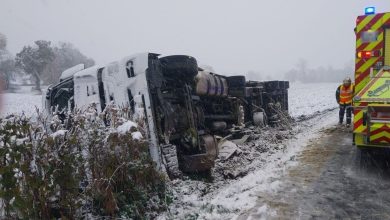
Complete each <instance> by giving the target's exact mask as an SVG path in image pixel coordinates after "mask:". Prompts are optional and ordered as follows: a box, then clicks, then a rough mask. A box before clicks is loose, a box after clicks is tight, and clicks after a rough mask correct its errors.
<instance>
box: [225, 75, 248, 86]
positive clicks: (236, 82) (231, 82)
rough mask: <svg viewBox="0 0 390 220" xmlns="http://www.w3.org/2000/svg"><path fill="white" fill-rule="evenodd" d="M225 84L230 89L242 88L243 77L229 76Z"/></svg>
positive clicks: (243, 84) (243, 83)
mask: <svg viewBox="0 0 390 220" xmlns="http://www.w3.org/2000/svg"><path fill="white" fill-rule="evenodd" d="M227 82H228V86H229V87H230V88H242V87H245V83H246V82H245V76H229V77H228V78H227Z"/></svg>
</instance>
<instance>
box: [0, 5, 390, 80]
mask: <svg viewBox="0 0 390 220" xmlns="http://www.w3.org/2000/svg"><path fill="white" fill-rule="evenodd" d="M371 5H372V6H376V7H377V11H378V12H384V11H390V0H377V1H373V0H272V1H270V0H268V1H266V0H236V1H230V0H155V1H152V0H139V1H135V0H134V1H133V0H106V1H103V0H0V32H2V33H3V34H5V35H6V36H7V37H8V44H9V45H8V48H9V50H10V51H11V52H12V53H14V54H15V53H17V52H19V51H20V50H21V49H22V47H23V46H24V45H26V44H32V43H33V41H34V40H38V39H44V40H50V41H52V42H58V41H66V42H71V43H73V44H74V45H75V46H76V47H78V48H79V49H80V50H81V51H82V52H83V53H84V54H86V55H87V56H89V57H92V58H93V59H95V60H96V61H97V63H100V64H104V63H107V62H110V61H113V60H116V59H119V58H121V57H123V56H127V55H130V54H132V53H136V52H145V51H150V52H155V53H160V54H163V55H170V54H188V55H192V56H194V57H196V58H197V60H198V62H199V63H201V64H207V65H210V66H212V67H213V68H214V69H215V70H216V71H217V72H219V73H245V72H248V71H250V70H252V71H258V72H261V73H263V74H280V73H283V72H285V71H287V70H288V69H290V68H291V67H293V66H294V65H295V64H296V63H297V60H298V59H299V58H304V59H306V60H307V61H308V64H309V66H311V67H316V66H319V65H323V66H326V65H332V66H334V67H343V66H344V65H345V64H346V63H348V62H351V61H352V60H353V59H354V46H355V39H354V32H353V28H354V25H355V19H356V16H357V15H360V14H362V13H363V11H364V8H365V7H366V6H371Z"/></svg>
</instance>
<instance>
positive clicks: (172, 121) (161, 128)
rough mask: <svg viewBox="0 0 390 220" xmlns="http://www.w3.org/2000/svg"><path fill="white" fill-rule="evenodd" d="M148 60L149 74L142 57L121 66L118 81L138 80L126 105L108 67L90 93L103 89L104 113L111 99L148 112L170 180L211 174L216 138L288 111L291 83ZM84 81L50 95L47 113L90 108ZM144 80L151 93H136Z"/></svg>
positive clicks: (176, 60)
mask: <svg viewBox="0 0 390 220" xmlns="http://www.w3.org/2000/svg"><path fill="white" fill-rule="evenodd" d="M147 56H148V59H147V66H146V68H145V72H144V74H142V73H141V72H140V71H137V69H136V67H137V65H138V63H137V58H135V59H132V60H131V61H127V60H126V61H125V62H122V63H123V65H120V64H118V65H117V66H118V71H117V72H118V73H116V74H118V77H119V76H120V74H122V75H125V78H127V79H128V80H129V82H130V81H131V80H133V79H135V80H138V81H137V82H138V84H131V83H130V84H125V86H124V87H123V88H124V89H123V90H126V93H127V96H128V97H126V98H125V99H123V100H124V101H120V97H119V96H117V94H116V93H118V94H119V93H121V92H122V91H119V90H120V89H119V90H118V89H117V90H116V91H114V92H113V90H112V88H111V87H110V83H112V82H113V81H114V82H115V81H116V80H118V79H115V80H113V79H112V77H111V78H109V76H110V72H109V71H110V66H109V65H108V66H107V67H102V68H95V69H96V71H95V72H96V77H91V80H89V81H87V83H89V84H88V85H89V86H87V91H88V92H89V90H90V88H92V89H94V87H91V85H92V86H93V85H96V86H97V87H98V89H97V88H96V89H94V92H95V93H99V94H96V95H97V97H100V98H96V99H95V101H96V102H100V106H101V109H100V110H101V111H102V110H103V107H104V106H105V105H106V102H108V100H109V101H114V102H115V103H116V104H127V105H128V106H130V108H131V109H132V110H133V111H135V106H137V105H138V106H143V107H144V108H145V117H144V120H146V122H147V123H146V124H148V131H149V132H148V133H149V134H148V135H149V138H150V139H153V138H154V139H155V143H154V145H157V146H154V147H157V148H159V149H158V151H159V152H161V153H160V155H159V159H160V160H161V163H162V164H164V165H165V167H166V169H167V171H168V174H169V175H170V176H171V177H177V176H180V175H181V172H203V171H208V170H210V169H211V168H212V167H213V166H214V161H215V159H216V158H217V156H218V141H217V137H224V136H227V135H229V134H230V133H231V131H232V130H233V129H235V130H237V129H240V128H243V127H244V126H245V124H256V125H259V126H260V125H264V124H266V123H268V124H273V123H277V122H278V120H279V118H278V117H279V114H278V113H280V112H284V113H286V112H287V111H288V98H287V96H288V94H287V89H288V87H289V84H288V82H285V81H271V82H256V81H249V82H247V81H246V79H245V77H244V76H223V75H218V74H215V73H212V72H209V71H206V70H203V69H201V68H199V67H198V65H197V61H196V59H195V58H193V57H190V56H184V55H175V56H168V57H162V58H159V57H158V55H157V54H148V55H147ZM106 69H107V70H106ZM111 69H112V68H111ZM114 69H115V68H114ZM122 70H123V71H122ZM99 72H100V76H99ZM94 74H95V73H94ZM92 75H93V74H92ZM112 75H113V76H114V77H117V76H115V74H112ZM126 76H127V77H126ZM121 77H123V76H121ZM142 77H144V78H142ZM81 78H84V79H85V78H86V77H85V76H83V74H81V73H75V75H74V76H73V77H71V78H68V79H65V80H63V81H61V82H60V83H59V84H57V85H55V86H53V87H51V88H50V89H49V90H48V92H47V94H46V100H45V102H46V108H47V109H48V108H50V107H51V108H52V107H55V106H56V107H58V108H60V110H61V109H62V110H64V109H68V108H74V106H77V107H79V106H82V105H86V104H88V103H86V101H80V100H82V99H80V94H77V90H78V89H79V87H80V86H79V85H81V87H82V86H83V85H84V84H81V83H79V82H78V80H79V79H81ZM141 78H142V79H145V81H146V83H145V85H144V87H146V88H147V89H146V90H142V89H138V88H137V86H138V87H140V82H142V81H140V79H141ZM118 81H120V80H118ZM91 83H92V84H91ZM115 83H116V85H120V83H119V82H118V83H117V82H115ZM75 85H76V86H75ZM134 85H137V86H134ZM74 87H75V88H74ZM118 87H119V88H120V86H118ZM140 88H141V87H140ZM72 93H74V95H75V97H76V99H74V97H73V96H72ZM80 93H81V92H80ZM101 93H104V94H103V95H102V94H101ZM63 94H66V95H63ZM136 96H141V98H138V99H137V98H136ZM58 97H62V98H58ZM77 97H78V98H77ZM102 97H103V98H102ZM148 97H149V98H148ZM137 100H138V101H137ZM139 100H142V103H141V105H140V103H139V102H140V101H139ZM137 103H138V104H137ZM149 110H150V112H148V111H149ZM134 113H135V112H134ZM153 136H154V137H153ZM151 142H153V141H151ZM151 144H153V143H151Z"/></svg>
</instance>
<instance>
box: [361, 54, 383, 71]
mask: <svg viewBox="0 0 390 220" xmlns="http://www.w3.org/2000/svg"><path fill="white" fill-rule="evenodd" d="M378 59H379V57H375V58H370V59H368V60H367V61H366V62H365V63H364V64H363V65H362V66H361V67H360V68H359V69H358V70H357V72H360V73H363V72H364V71H366V70H367V69H369V68H370V67H371V66H372V65H373V64H374V63H375V62H376V61H378Z"/></svg>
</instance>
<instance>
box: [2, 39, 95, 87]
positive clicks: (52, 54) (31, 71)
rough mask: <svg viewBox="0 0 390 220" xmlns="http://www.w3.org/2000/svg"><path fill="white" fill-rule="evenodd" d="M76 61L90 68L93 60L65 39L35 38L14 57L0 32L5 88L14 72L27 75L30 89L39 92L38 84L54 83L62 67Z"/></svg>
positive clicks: (67, 66)
mask: <svg viewBox="0 0 390 220" xmlns="http://www.w3.org/2000/svg"><path fill="white" fill-rule="evenodd" d="M80 63H83V64H84V65H85V67H90V66H93V65H94V64H95V61H94V60H93V59H91V58H89V57H87V56H85V55H84V54H83V53H81V52H80V50H79V49H77V48H76V47H75V46H74V45H73V44H71V43H68V42H59V43H57V44H55V45H53V44H52V43H51V42H50V41H46V40H37V41H35V42H34V44H33V45H26V46H24V47H23V48H22V50H21V51H20V52H19V53H17V54H16V55H15V56H14V55H12V54H11V53H10V52H9V51H8V49H7V37H6V36H5V35H4V34H1V33H0V77H1V78H2V79H3V81H4V82H5V83H4V87H5V89H7V88H9V85H10V81H11V80H12V79H13V78H14V77H15V76H16V75H19V76H21V75H30V76H31V78H32V79H33V82H34V84H35V88H34V89H35V90H37V91H40V90H41V83H44V84H52V83H57V82H58V81H59V77H60V75H61V73H62V72H63V71H64V70H66V69H68V68H70V67H72V66H75V65H77V64H80Z"/></svg>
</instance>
